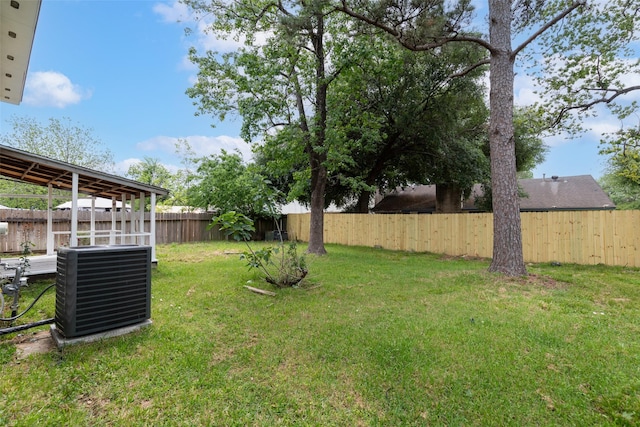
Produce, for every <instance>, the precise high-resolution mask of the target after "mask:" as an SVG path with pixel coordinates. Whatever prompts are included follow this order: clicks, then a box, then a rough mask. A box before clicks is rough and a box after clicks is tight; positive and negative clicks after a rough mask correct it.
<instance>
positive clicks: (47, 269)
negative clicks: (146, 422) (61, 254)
mask: <svg viewBox="0 0 640 427" xmlns="http://www.w3.org/2000/svg"><path fill="white" fill-rule="evenodd" d="M57 260H58V256H57V255H36V256H30V257H29V269H28V270H27V271H26V273H25V274H24V275H25V276H43V275H50V274H55V273H56V268H57V266H56V263H57ZM0 262H1V263H2V264H5V265H4V266H0V277H4V278H7V277H13V276H15V273H16V271H15V269H13V268H14V267H16V266H17V265H18V264H19V262H20V260H19V259H18V258H2V259H0ZM7 267H9V268H7Z"/></svg>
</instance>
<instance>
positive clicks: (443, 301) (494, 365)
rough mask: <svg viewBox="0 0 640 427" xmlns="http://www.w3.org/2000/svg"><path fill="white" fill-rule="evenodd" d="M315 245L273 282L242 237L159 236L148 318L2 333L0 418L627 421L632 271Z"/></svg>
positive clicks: (633, 388)
mask: <svg viewBox="0 0 640 427" xmlns="http://www.w3.org/2000/svg"><path fill="white" fill-rule="evenodd" d="M327 249H328V252H329V254H328V255H327V256H324V257H309V259H308V261H309V265H310V273H309V276H308V278H307V279H306V282H305V283H304V286H303V287H301V288H296V289H280V290H275V289H273V288H272V287H270V286H269V285H267V284H266V283H263V282H261V281H260V278H259V277H258V276H256V275H255V273H254V272H252V271H248V270H247V268H246V267H245V265H244V263H243V262H241V261H239V260H238V255H237V254H229V253H228V252H239V251H242V250H243V247H242V246H239V245H234V244H231V243H228V244H225V243H207V244H190V245H167V246H160V247H159V248H158V259H159V261H160V262H159V266H158V268H157V270H155V271H154V275H153V300H152V319H153V325H152V326H151V327H149V328H145V329H143V330H142V331H139V332H136V333H133V334H130V335H126V336H122V337H118V338H113V339H109V340H105V341H101V342H97V343H92V344H80V345H75V346H69V347H66V348H65V349H64V350H63V351H61V352H58V351H53V352H50V353H47V354H39V355H32V356H30V357H29V358H27V359H26V360H18V359H16V358H15V355H14V346H13V344H12V343H11V342H10V340H11V339H12V338H13V336H11V335H9V336H5V337H2V338H1V341H0V366H1V369H2V375H1V376H0V425H18V426H34V425H45V426H49V425H50V426H124V425H126V426H130V425H132V426H133V425H148V426H181V425H182V426H196V425H203V426H209V425H212V426H213V425H219V426H274V425H304V426H307V425H308V426H410V425H418V426H425V425H436V426H437V425H450V426H458V425H464V426H491V425H495V426H507V425H512V426H525V425H526V426H529V425H540V426H558V425H560V426H564V425H575V426H591V425H629V426H631V425H640V271H639V270H636V269H626V268H609V267H602V266H573V265H563V266H559V267H553V266H550V265H532V266H529V271H530V273H532V276H531V277H529V278H526V279H517V280H516V279H507V278H503V277H501V276H496V275H492V274H489V273H487V272H486V270H487V267H488V264H487V262H486V261H482V260H480V261H478V260H464V259H450V258H444V257H441V256H436V255H431V254H418V253H402V252H392V251H385V250H379V249H370V248H348V247H342V246H333V245H328V246H327ZM247 284H250V285H251V286H254V287H260V288H263V289H267V290H272V291H275V292H277V296H275V297H270V296H263V295H258V294H255V293H252V292H250V291H248V290H247V289H245V288H244V287H243V285H247ZM38 286H44V284H41V285H32V288H33V289H30V290H29V292H32V293H35V292H37V288H38ZM28 300H29V297H28V296H26V297H24V299H23V304H25V303H26V302H28ZM39 304H40V303H39ZM42 304H45V305H46V304H49V305H52V304H53V299H52V297H48V299H46V300H45V301H43V302H42ZM52 315H53V307H51V308H45V309H39V313H36V314H34V316H35V317H36V318H37V317H38V316H42V317H41V318H43V317H51V316H52ZM40 329H43V328H40ZM28 333H31V332H28Z"/></svg>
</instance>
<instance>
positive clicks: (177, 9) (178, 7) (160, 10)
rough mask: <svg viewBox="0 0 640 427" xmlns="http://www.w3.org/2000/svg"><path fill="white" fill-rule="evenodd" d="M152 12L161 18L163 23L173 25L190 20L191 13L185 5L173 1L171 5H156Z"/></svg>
mask: <svg viewBox="0 0 640 427" xmlns="http://www.w3.org/2000/svg"><path fill="white" fill-rule="evenodd" d="M153 11H154V12H155V13H157V14H158V15H160V16H161V17H162V21H163V22H168V23H175V22H184V21H187V20H191V12H190V11H189V8H188V7H187V5H186V4H184V3H180V2H178V1H174V2H173V3H171V4H167V3H156V4H154V5H153Z"/></svg>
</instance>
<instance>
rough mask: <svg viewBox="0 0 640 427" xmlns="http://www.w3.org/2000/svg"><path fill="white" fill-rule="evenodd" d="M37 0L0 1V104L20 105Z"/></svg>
mask: <svg viewBox="0 0 640 427" xmlns="http://www.w3.org/2000/svg"><path fill="white" fill-rule="evenodd" d="M40 4H41V0H2V1H0V101H2V102H7V103H9V104H14V105H18V104H20V102H22V96H23V93H24V85H25V81H26V79H27V69H28V68H29V59H30V58H31V48H32V47H33V39H34V36H35V32H36V25H37V23H38V15H39V14H40Z"/></svg>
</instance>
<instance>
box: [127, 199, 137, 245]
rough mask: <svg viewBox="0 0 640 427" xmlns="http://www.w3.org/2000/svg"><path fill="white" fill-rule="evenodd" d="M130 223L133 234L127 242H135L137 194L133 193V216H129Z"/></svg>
mask: <svg viewBox="0 0 640 427" xmlns="http://www.w3.org/2000/svg"><path fill="white" fill-rule="evenodd" d="M129 225H130V226H131V233H130V234H131V236H129V239H128V240H129V241H128V242H127V243H129V244H135V243H136V241H135V238H136V237H135V236H134V234H136V225H137V222H136V195H135V194H132V195H131V216H130V217H129Z"/></svg>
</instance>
